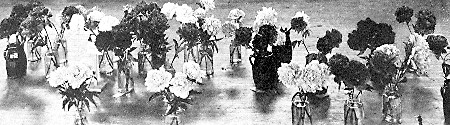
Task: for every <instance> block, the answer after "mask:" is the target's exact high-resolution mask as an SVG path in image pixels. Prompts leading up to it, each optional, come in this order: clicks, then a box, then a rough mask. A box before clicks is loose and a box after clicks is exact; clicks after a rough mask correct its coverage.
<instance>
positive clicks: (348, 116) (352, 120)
mask: <svg viewBox="0 0 450 125" xmlns="http://www.w3.org/2000/svg"><path fill="white" fill-rule="evenodd" d="M363 118H364V105H363V103H362V101H361V100H360V99H359V98H349V99H347V100H345V103H344V125H362V124H363V123H362V120H363Z"/></svg>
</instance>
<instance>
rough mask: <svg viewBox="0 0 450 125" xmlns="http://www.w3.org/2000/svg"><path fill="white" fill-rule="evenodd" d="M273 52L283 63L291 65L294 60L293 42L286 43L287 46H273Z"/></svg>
mask: <svg viewBox="0 0 450 125" xmlns="http://www.w3.org/2000/svg"><path fill="white" fill-rule="evenodd" d="M272 52H273V54H274V55H275V56H276V58H278V59H279V60H280V61H281V62H282V63H290V62H291V60H292V45H291V41H290V40H288V41H286V42H285V45H279V46H273V47H272Z"/></svg>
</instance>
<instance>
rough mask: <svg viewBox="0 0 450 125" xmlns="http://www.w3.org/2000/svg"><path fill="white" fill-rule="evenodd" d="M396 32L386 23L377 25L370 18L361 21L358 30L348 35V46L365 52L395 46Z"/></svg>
mask: <svg viewBox="0 0 450 125" xmlns="http://www.w3.org/2000/svg"><path fill="white" fill-rule="evenodd" d="M394 40H395V32H393V31H392V27H391V26H390V25H388V24H385V23H376V22H374V21H372V20H371V19H370V18H367V19H366V20H361V21H359V22H358V24H357V29H356V30H353V31H352V32H351V33H349V34H348V41H347V44H348V46H349V47H350V49H353V50H358V51H361V52H364V51H365V50H366V49H367V48H369V49H370V50H371V51H373V50H375V49H376V48H377V47H379V46H381V45H384V44H393V43H394Z"/></svg>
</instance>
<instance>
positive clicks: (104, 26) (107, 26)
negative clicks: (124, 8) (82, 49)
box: [98, 16, 120, 31]
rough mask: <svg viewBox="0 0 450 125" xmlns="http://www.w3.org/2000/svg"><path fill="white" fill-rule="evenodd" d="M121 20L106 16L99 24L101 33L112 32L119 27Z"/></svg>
mask: <svg viewBox="0 0 450 125" xmlns="http://www.w3.org/2000/svg"><path fill="white" fill-rule="evenodd" d="M119 23H120V20H119V19H117V18H116V17H113V16H105V17H103V18H102V19H101V20H100V23H99V24H98V30H99V31H111V30H112V27H113V26H116V25H119Z"/></svg>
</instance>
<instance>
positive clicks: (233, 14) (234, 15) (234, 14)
mask: <svg viewBox="0 0 450 125" xmlns="http://www.w3.org/2000/svg"><path fill="white" fill-rule="evenodd" d="M243 17H245V13H244V11H242V10H240V9H232V10H231V11H230V13H229V14H228V18H229V19H232V20H237V21H239V22H241V20H240V19H242V18H243Z"/></svg>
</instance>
